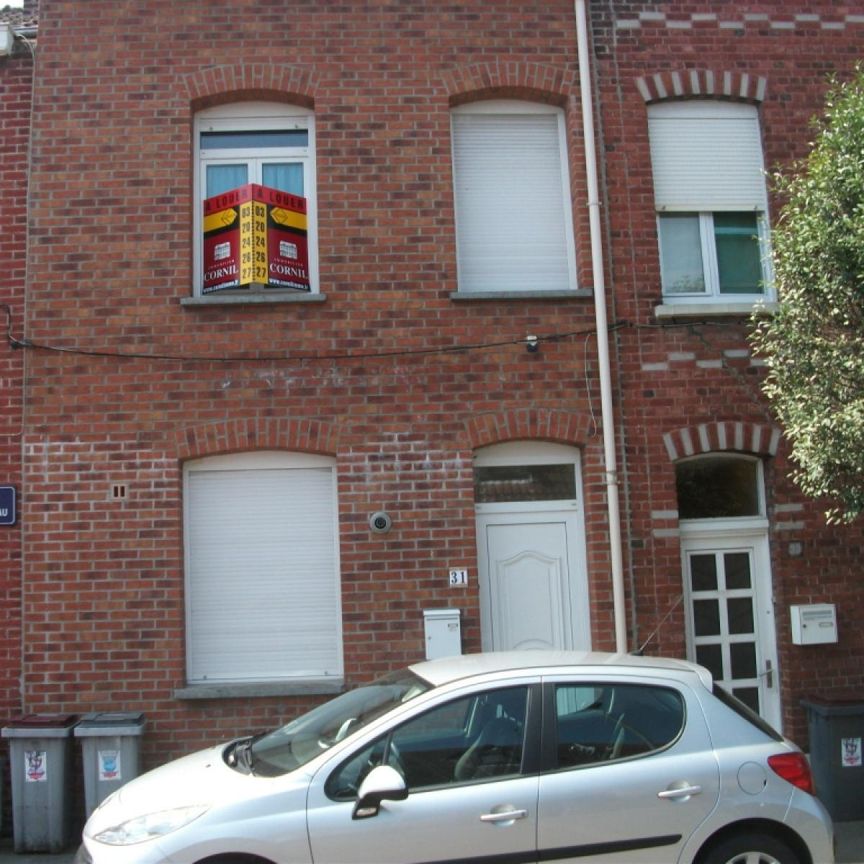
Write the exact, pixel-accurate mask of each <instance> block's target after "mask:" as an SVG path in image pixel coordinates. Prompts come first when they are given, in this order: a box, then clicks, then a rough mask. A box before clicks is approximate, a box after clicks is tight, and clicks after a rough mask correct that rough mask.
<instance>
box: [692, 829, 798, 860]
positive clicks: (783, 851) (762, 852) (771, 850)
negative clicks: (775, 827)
mask: <svg viewBox="0 0 864 864" xmlns="http://www.w3.org/2000/svg"><path fill="white" fill-rule="evenodd" d="M703 864H801V860H800V859H799V858H798V856H797V855H796V854H795V853H794V852H793V851H792V849H790V848H789V846H787V845H786V844H785V843H784V842H783V841H782V840H778V839H777V838H776V837H772V836H771V835H770V834H736V835H735V836H733V837H729V838H728V839H726V840H723V841H721V842H720V843H718V844H717V845H716V846H714V847H713V848H712V849H710V850H709V852H708V854H707V855H706V856H705V858H704V861H703Z"/></svg>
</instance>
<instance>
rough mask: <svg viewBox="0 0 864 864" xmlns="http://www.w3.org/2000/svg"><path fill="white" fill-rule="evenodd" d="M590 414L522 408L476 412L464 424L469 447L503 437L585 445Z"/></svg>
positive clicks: (497, 442)
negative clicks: (475, 414) (497, 411)
mask: <svg viewBox="0 0 864 864" xmlns="http://www.w3.org/2000/svg"><path fill="white" fill-rule="evenodd" d="M592 430H593V420H592V417H591V415H590V414H587V413H584V412H574V411H559V410H555V409H544V408H525V409H519V410H514V411H503V412H500V413H489V414H479V415H477V416H475V417H472V418H471V419H470V420H468V421H467V422H466V424H465V431H466V435H467V439H468V441H467V444H468V447H470V449H471V450H476V449H478V448H480V447H487V446H489V445H490V444H502V443H504V442H505V441H553V442H556V443H559V444H572V445H573V446H576V447H579V446H584V445H585V444H586V443H587V441H588V439H589V438H590V437H592V435H593V431H592Z"/></svg>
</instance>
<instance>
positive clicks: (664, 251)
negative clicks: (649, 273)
mask: <svg viewBox="0 0 864 864" xmlns="http://www.w3.org/2000/svg"><path fill="white" fill-rule="evenodd" d="M660 260H661V263H662V268H663V290H664V291H665V292H666V293H667V294H703V293H704V292H705V275H704V267H703V264H702V242H701V239H700V233H699V214H698V213H674V214H663V215H661V216H660Z"/></svg>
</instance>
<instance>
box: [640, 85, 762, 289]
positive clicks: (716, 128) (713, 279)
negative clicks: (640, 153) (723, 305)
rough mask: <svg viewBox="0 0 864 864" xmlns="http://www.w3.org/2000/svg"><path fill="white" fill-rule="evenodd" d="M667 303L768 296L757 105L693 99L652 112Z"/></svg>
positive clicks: (653, 107)
mask: <svg viewBox="0 0 864 864" xmlns="http://www.w3.org/2000/svg"><path fill="white" fill-rule="evenodd" d="M648 128H649V134H650V139H651V164H652V168H653V173H654V197H655V204H656V208H657V225H658V234H659V241H660V266H661V274H662V282H663V294H664V300H666V301H667V302H671V303H674V302H690V303H692V302H709V303H710V302H718V301H720V302H723V301H729V300H739V301H740V300H744V301H748V300H753V301H755V300H756V299H758V298H762V297H765V296H766V295H768V294H770V266H769V263H768V255H769V247H768V225H767V210H768V200H767V194H766V189H765V175H764V165H763V159H762V139H761V135H760V131H759V117H758V114H757V111H756V108H755V107H754V106H753V105H747V104H743V103H736V102H720V101H711V100H694V101H683V102H663V103H659V104H656V105H651V106H649V108H648Z"/></svg>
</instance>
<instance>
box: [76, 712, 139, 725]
mask: <svg viewBox="0 0 864 864" xmlns="http://www.w3.org/2000/svg"><path fill="white" fill-rule="evenodd" d="M143 722H144V712H143V711H94V712H93V713H92V714H85V715H84V716H83V717H82V718H81V720H80V722H79V723H78V725H79V726H132V725H141V724H142V723H143Z"/></svg>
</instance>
